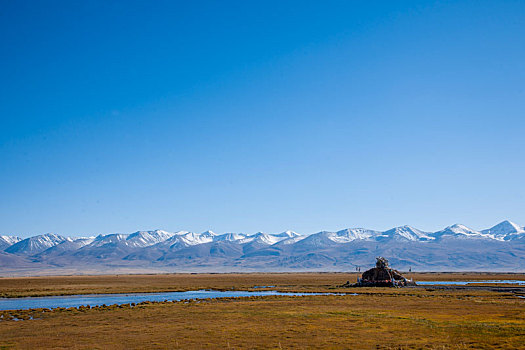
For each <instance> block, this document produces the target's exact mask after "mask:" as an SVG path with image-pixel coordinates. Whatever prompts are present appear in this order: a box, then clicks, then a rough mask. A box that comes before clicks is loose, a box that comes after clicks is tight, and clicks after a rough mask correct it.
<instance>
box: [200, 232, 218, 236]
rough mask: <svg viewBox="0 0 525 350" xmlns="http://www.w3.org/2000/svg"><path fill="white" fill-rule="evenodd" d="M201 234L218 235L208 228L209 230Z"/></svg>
mask: <svg viewBox="0 0 525 350" xmlns="http://www.w3.org/2000/svg"><path fill="white" fill-rule="evenodd" d="M201 236H204V237H215V236H217V234H216V233H215V232H213V231H212V230H208V231H204V232H203V233H201Z"/></svg>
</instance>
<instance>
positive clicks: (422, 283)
mask: <svg viewBox="0 0 525 350" xmlns="http://www.w3.org/2000/svg"><path fill="white" fill-rule="evenodd" d="M416 283H417V284H418V285H419V286H427V285H459V286H465V285H467V284H481V283H483V284H492V283H506V284H517V285H520V286H523V285H525V281H517V280H486V281H417V282H416Z"/></svg>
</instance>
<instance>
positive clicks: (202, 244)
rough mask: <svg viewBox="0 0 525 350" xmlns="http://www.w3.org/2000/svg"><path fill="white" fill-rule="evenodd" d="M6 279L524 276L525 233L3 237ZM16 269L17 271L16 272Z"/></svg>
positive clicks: (0, 265) (450, 230)
mask: <svg viewBox="0 0 525 350" xmlns="http://www.w3.org/2000/svg"><path fill="white" fill-rule="evenodd" d="M0 252H2V259H1V260H0V273H3V271H15V272H16V270H17V268H18V267H20V266H23V268H24V269H27V268H31V266H34V267H35V268H49V269H54V268H73V269H75V271H82V269H83V268H87V267H89V268H90V270H94V271H98V270H101V271H102V270H103V271H108V270H109V271H111V269H119V268H128V269H132V270H133V269H137V268H148V269H153V270H159V271H173V272H176V271H243V270H246V271H297V270H326V271H347V270H352V269H354V268H355V267H356V266H362V265H367V264H370V263H371V262H373V261H374V259H373V258H374V257H375V256H377V255H384V256H387V257H388V258H389V259H390V260H391V261H392V262H393V263H395V264H396V267H398V268H401V269H403V268H408V267H413V268H415V269H420V270H428V271H433V270H436V271H444V270H472V271H476V270H485V271H491V270H495V271H496V270H497V271H525V228H524V227H522V226H519V225H517V224H515V223H513V222H510V221H507V220H506V221H503V222H501V223H499V224H497V225H495V226H493V227H491V228H489V229H485V230H481V231H477V230H473V229H471V228H468V227H466V226H464V225H460V224H455V225H452V226H448V227H446V228H444V229H442V230H440V231H436V232H425V231H421V230H418V229H416V228H414V227H411V226H400V227H395V228H392V229H389V230H386V231H377V230H370V229H366V228H349V229H344V230H340V231H336V232H330V231H321V232H318V233H314V234H311V235H301V234H299V233H297V232H294V231H285V232H282V233H277V234H269V233H263V232H257V233H255V234H244V233H225V234H217V233H215V232H212V231H206V232H203V233H195V232H189V231H178V232H168V231H163V230H153V231H137V232H134V233H131V234H106V235H98V236H96V237H83V238H74V237H64V236H60V235H57V234H53V233H48V234H44V235H38V236H34V237H30V238H26V239H20V238H19V237H16V236H0ZM17 266H18V267H17Z"/></svg>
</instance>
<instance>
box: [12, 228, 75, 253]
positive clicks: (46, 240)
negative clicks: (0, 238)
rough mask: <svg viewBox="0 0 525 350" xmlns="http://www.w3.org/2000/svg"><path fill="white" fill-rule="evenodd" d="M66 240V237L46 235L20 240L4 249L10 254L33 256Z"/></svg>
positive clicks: (52, 234)
mask: <svg viewBox="0 0 525 350" xmlns="http://www.w3.org/2000/svg"><path fill="white" fill-rule="evenodd" d="M66 240H67V239H66V237H62V236H59V235H57V234H54V233H46V234H44V235H39V236H34V237H30V238H26V239H24V240H21V241H19V242H17V243H15V244H13V245H12V246H10V247H9V248H7V249H5V251H6V252H7V253H12V254H26V255H34V254H38V253H40V252H42V251H44V250H46V249H48V248H51V247H53V246H55V245H57V244H60V243H62V242H64V241H66Z"/></svg>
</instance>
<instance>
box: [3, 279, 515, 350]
mask: <svg viewBox="0 0 525 350" xmlns="http://www.w3.org/2000/svg"><path fill="white" fill-rule="evenodd" d="M413 277H414V278H415V279H416V280H429V281H436V280H437V281H439V280H441V281H450V280H457V281H465V280H469V281H470V280H479V281H485V280H511V281H516V280H517V281H519V280H524V279H525V278H524V277H525V276H524V275H520V274H413ZM355 278H356V275H355V274H341V273H298V274H197V275H192V274H173V275H129V276H61V277H32V278H1V279H0V293H1V294H2V296H4V297H14V298H16V297H24V296H30V295H32V296H44V295H74V294H82V293H90V294H92V293H95V294H97V293H133V292H140V293H145V292H156V293H159V292H173V291H179V292H181V291H191V290H198V289H217V290H223V291H225V290H229V289H231V288H234V289H236V290H245V291H257V290H259V292H260V288H256V287H260V286H269V287H268V289H271V290H274V291H281V292H297V293H299V292H303V293H307V292H317V293H323V292H324V293H326V292H328V293H334V292H337V293H354V292H358V295H343V296H340V295H308V296H284V295H268V296H246V297H242V298H221V299H205V300H199V301H192V300H185V301H166V302H165V301H154V302H144V303H140V304H137V305H135V306H134V307H131V306H130V305H129V304H128V305H104V306H98V307H93V308H85V307H80V308H58V309H53V310H48V309H37V310H18V311H1V312H0V314H1V318H0V319H2V320H3V321H0V348H14V349H18V348H20V349H33V348H78V349H93V348H95V349H96V348H99V349H102V348H115V349H130V348H159V349H173V348H175V349H177V348H180V349H202V348H210V349H212V348H235V349H254V348H255V349H268V348H275V349H279V348H283V349H315V348H332V349H347V348H356V349H362V348H364V349H376V348H382V349H392V348H401V349H419V348H428V349H438V348H439V349H443V348H445V349H448V348H450V349H483V348H486V349H493V348H500V349H502V348H509V349H512V348H515V349H517V348H522V346H523V343H524V342H525V300H524V299H522V298H519V297H518V296H522V295H523V294H522V292H523V287H521V286H516V285H511V284H509V285H498V288H497V289H492V288H491V287H484V286H476V288H467V287H468V286H457V288H450V286H424V287H417V288H359V289H358V290H356V289H355V288H337V285H341V284H342V283H344V282H346V281H347V280H349V281H352V280H355ZM8 319H10V320H11V321H9V320H8ZM13 319H16V320H26V321H24V322H15V321H12V320H13Z"/></svg>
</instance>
